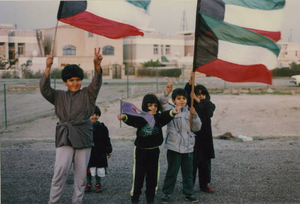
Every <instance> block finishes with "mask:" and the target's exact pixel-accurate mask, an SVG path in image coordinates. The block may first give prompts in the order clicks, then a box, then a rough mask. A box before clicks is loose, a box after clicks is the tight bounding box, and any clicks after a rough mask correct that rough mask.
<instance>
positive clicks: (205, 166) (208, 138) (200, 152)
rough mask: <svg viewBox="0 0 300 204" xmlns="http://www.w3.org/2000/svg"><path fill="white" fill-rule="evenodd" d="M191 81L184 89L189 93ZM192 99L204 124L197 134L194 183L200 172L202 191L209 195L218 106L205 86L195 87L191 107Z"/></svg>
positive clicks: (198, 85) (211, 191) (189, 100)
mask: <svg viewBox="0 0 300 204" xmlns="http://www.w3.org/2000/svg"><path fill="white" fill-rule="evenodd" d="M191 77H192V75H191ZM191 81H192V80H190V81H189V82H188V83H187V84H186V85H185V88H184V89H185V90H186V92H188V93H191V87H192V86H191ZM191 97H192V98H193V100H194V107H195V109H196V112H197V113H198V115H199V116H200V119H201V122H202V127H201V130H200V131H199V132H196V135H197V137H196V141H195V147H194V161H193V166H194V169H193V183H194V185H195V181H196V175H197V170H198V177H199V186H200V190H201V191H203V192H207V193H213V192H214V190H213V189H212V188H211V187H210V186H209V185H208V184H209V183H210V180H211V159H212V158H215V151H214V144H213V138H212V129H211V117H212V116H213V113H214V111H215V108H216V106H215V104H213V103H212V102H211V101H210V95H209V93H208V91H207V89H206V88H205V86H203V85H200V84H196V85H195V88H194V93H193V94H191V96H190V97H188V104H189V105H190V102H191Z"/></svg>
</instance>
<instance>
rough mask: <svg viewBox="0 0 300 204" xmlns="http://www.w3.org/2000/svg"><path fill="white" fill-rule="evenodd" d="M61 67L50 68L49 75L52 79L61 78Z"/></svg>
mask: <svg viewBox="0 0 300 204" xmlns="http://www.w3.org/2000/svg"><path fill="white" fill-rule="evenodd" d="M61 71H62V70H61V69H52V71H51V73H50V76H51V78H52V79H54V78H55V79H60V78H61Z"/></svg>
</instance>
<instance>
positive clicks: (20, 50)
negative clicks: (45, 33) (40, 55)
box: [18, 43, 25, 55]
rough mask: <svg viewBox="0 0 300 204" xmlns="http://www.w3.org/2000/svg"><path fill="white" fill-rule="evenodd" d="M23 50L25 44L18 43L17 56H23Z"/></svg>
mask: <svg viewBox="0 0 300 204" xmlns="http://www.w3.org/2000/svg"><path fill="white" fill-rule="evenodd" d="M24 49H25V44H24V43H18V54H19V55H24Z"/></svg>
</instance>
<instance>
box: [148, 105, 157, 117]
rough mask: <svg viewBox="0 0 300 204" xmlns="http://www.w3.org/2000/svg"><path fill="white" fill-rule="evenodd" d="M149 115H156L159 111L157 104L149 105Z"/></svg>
mask: <svg viewBox="0 0 300 204" xmlns="http://www.w3.org/2000/svg"><path fill="white" fill-rule="evenodd" d="M148 109H149V111H148V113H150V114H152V115H154V114H155V113H156V111H157V104H156V103H148Z"/></svg>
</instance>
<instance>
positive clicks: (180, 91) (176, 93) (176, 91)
mask: <svg viewBox="0 0 300 204" xmlns="http://www.w3.org/2000/svg"><path fill="white" fill-rule="evenodd" d="M177 96H184V97H186V98H187V96H188V94H187V93H186V91H185V90H184V89H182V88H177V89H174V90H173V93H172V99H173V100H175V98H176V97H177Z"/></svg>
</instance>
